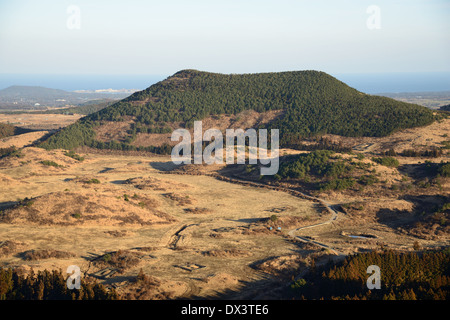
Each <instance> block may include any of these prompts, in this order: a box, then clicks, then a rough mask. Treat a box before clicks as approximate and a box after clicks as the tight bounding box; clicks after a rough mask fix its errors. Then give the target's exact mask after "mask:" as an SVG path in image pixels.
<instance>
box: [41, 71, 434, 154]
mask: <svg viewBox="0 0 450 320" xmlns="http://www.w3.org/2000/svg"><path fill="white" fill-rule="evenodd" d="M244 110H255V111H257V112H265V111H270V110H284V115H283V116H282V117H280V118H278V119H277V120H275V121H273V122H271V123H270V124H269V125H267V126H266V127H267V128H269V129H270V128H272V129H280V136H281V141H280V142H281V145H282V146H283V145H284V146H285V145H288V144H290V143H291V142H293V141H295V140H298V138H300V137H304V136H311V135H316V134H324V133H332V134H338V135H344V136H386V135H389V134H390V133H392V132H394V131H396V130H399V129H404V128H410V127H415V126H423V125H427V124H430V123H431V122H432V121H433V114H432V112H431V111H430V110H428V109H427V108H425V107H422V106H418V105H413V104H409V103H404V102H400V101H396V100H393V99H390V98H386V97H379V96H371V95H367V94H364V93H361V92H359V91H357V90H355V89H353V88H351V87H349V86H347V85H346V84H345V83H343V82H341V81H339V80H337V79H335V78H334V77H332V76H330V75H328V74H326V73H324V72H318V71H295V72H279V73H258V74H230V75H226V74H217V73H208V72H200V71H196V70H183V71H180V72H177V73H176V74H174V75H173V76H171V77H169V78H167V79H166V80H164V81H161V82H159V83H157V84H155V85H153V86H151V87H149V88H147V89H146V90H143V91H140V92H136V93H134V94H133V95H131V96H130V97H128V98H126V99H124V100H121V101H120V102H117V103H115V104H113V105H111V106H109V107H108V108H105V109H103V110H101V111H99V112H96V113H93V114H91V115H89V116H88V117H86V118H84V119H82V120H80V123H77V124H75V125H72V126H69V127H67V128H66V129H65V130H63V131H66V133H64V132H61V133H59V134H56V135H55V136H53V137H52V138H50V140H48V141H47V142H46V143H45V144H44V146H45V147H48V148H57V147H63V148H64V147H65V145H66V142H67V141H65V140H66V139H67V137H68V136H70V135H71V134H69V133H70V132H68V131H71V130H74V133H75V136H78V137H79V133H80V131H84V130H85V129H86V128H89V130H92V128H93V127H95V126H96V125H98V123H99V122H100V121H105V120H106V121H122V120H124V119H125V118H126V119H130V117H131V118H132V119H133V121H134V124H133V126H132V128H133V132H131V133H130V134H131V135H133V134H134V135H135V134H136V132H160V131H158V130H161V129H164V128H165V126H166V124H167V123H169V122H179V123H181V125H184V126H186V127H191V126H192V124H193V121H195V120H201V119H203V118H205V117H207V116H209V115H220V114H238V113H240V112H242V111H244ZM80 126H81V127H80ZM92 139H93V138H92V134H89V135H87V136H86V137H83V138H82V139H81V140H80V141H79V143H78V142H76V143H75V144H86V143H87V144H89V143H94V142H95V141H93V140H92ZM67 144H68V145H70V146H72V147H73V145H74V143H73V142H67Z"/></svg>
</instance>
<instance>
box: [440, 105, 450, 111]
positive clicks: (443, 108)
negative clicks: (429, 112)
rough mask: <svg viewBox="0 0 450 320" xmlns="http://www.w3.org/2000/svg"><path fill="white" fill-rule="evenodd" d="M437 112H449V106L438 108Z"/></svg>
mask: <svg viewBox="0 0 450 320" xmlns="http://www.w3.org/2000/svg"><path fill="white" fill-rule="evenodd" d="M439 110H443V111H450V104H448V105H446V106H442V107H440V108H439Z"/></svg>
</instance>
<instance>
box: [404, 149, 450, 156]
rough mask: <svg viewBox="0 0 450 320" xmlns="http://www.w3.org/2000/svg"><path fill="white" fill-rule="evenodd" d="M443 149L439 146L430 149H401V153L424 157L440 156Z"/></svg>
mask: <svg viewBox="0 0 450 320" xmlns="http://www.w3.org/2000/svg"><path fill="white" fill-rule="evenodd" d="M442 154H443V151H442V149H440V148H432V149H430V150H423V151H419V150H414V149H407V150H403V152H402V153H401V155H402V156H404V157H425V158H437V157H440V156H442Z"/></svg>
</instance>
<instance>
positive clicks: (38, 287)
mask: <svg viewBox="0 0 450 320" xmlns="http://www.w3.org/2000/svg"><path fill="white" fill-rule="evenodd" d="M66 281H67V279H65V278H64V275H63V273H62V271H61V270H60V271H47V270H44V271H39V272H38V273H37V274H36V273H34V271H33V270H31V272H30V273H29V274H22V273H19V272H18V271H17V270H13V269H0V300H116V299H118V298H119V296H118V294H117V293H116V292H115V291H114V290H108V289H106V288H105V287H104V286H103V285H101V284H98V283H95V282H87V281H85V280H84V279H81V288H80V289H79V290H69V289H68V288H67V283H66Z"/></svg>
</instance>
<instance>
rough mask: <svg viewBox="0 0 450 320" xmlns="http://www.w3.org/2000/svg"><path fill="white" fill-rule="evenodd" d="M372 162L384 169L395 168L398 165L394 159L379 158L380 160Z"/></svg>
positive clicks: (375, 159)
mask: <svg viewBox="0 0 450 320" xmlns="http://www.w3.org/2000/svg"><path fill="white" fill-rule="evenodd" d="M372 161H373V162H376V163H378V164H381V165H382V166H385V167H393V168H396V167H398V166H399V165H400V163H399V162H398V160H397V159H395V158H394V157H381V158H372Z"/></svg>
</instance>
